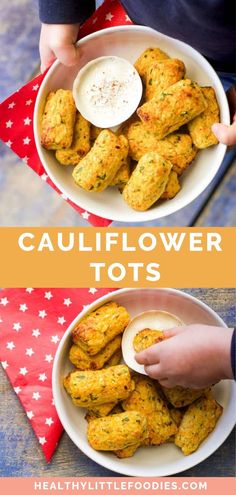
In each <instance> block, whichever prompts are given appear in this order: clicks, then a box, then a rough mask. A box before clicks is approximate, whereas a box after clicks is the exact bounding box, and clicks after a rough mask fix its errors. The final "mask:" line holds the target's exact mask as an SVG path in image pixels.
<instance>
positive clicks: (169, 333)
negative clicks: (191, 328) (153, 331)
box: [163, 326, 186, 339]
mask: <svg viewBox="0 0 236 495" xmlns="http://www.w3.org/2000/svg"><path fill="white" fill-rule="evenodd" d="M185 328H186V327H184V326H183V327H174V328H168V330H163V333H164V336H165V339H169V338H170V337H174V336H175V335H177V334H178V333H182V332H183V331H184V330H185Z"/></svg>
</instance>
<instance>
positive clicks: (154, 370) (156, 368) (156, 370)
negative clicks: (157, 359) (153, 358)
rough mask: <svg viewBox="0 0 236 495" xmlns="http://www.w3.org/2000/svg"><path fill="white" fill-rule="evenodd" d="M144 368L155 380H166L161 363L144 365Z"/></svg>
mask: <svg viewBox="0 0 236 495" xmlns="http://www.w3.org/2000/svg"><path fill="white" fill-rule="evenodd" d="M144 369H145V371H146V373H147V375H148V376H150V378H154V380H159V381H160V380H165V378H164V377H163V376H162V373H161V369H160V365H159V364H154V365H151V366H150V365H148V366H144Z"/></svg>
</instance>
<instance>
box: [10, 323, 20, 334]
mask: <svg viewBox="0 0 236 495" xmlns="http://www.w3.org/2000/svg"><path fill="white" fill-rule="evenodd" d="M12 328H13V330H15V331H16V332H19V331H20V330H21V328H22V326H21V324H20V323H19V322H18V323H13V326H12Z"/></svg>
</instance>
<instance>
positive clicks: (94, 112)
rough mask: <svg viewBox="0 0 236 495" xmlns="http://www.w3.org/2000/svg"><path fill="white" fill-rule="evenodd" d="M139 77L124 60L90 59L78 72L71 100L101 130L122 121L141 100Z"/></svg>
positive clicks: (116, 58) (133, 110)
mask: <svg viewBox="0 0 236 495" xmlns="http://www.w3.org/2000/svg"><path fill="white" fill-rule="evenodd" d="M142 91H143V86H142V81H141V78H140V76H139V74H138V72H137V71H136V69H135V68H134V67H133V65H132V64H130V63H129V62H128V61H127V60H125V59H123V58H120V57H115V56H106V57H100V58H97V59H95V60H92V61H91V62H89V63H88V64H86V65H85V66H84V67H83V68H82V69H81V70H80V71H79V73H78V75H77V77H76V79H75V81H74V84H73V97H74V100H75V104H76V107H77V109H78V110H79V112H80V113H81V114H82V116H83V117H84V118H85V119H86V120H88V121H89V122H91V123H92V124H93V125H95V126H97V127H101V128H104V129H107V128H111V127H115V126H118V125H120V124H122V123H123V122H125V121H126V120H127V119H129V117H131V115H132V114H133V113H134V112H135V110H136V109H137V107H138V105H139V103H140V100H141V97H142Z"/></svg>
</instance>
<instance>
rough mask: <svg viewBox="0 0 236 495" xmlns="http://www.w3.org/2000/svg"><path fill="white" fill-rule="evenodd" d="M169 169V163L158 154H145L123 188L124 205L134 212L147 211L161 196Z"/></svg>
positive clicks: (170, 166) (170, 165)
mask: <svg viewBox="0 0 236 495" xmlns="http://www.w3.org/2000/svg"><path fill="white" fill-rule="evenodd" d="M171 168H172V164H171V162H169V161H168V160H165V159H164V158H163V157H162V156H160V155H158V153H155V152H150V153H146V155H144V156H143V157H142V158H141V160H139V162H138V165H137V167H136V168H135V170H134V171H133V173H132V175H131V177H130V179H129V181H128V183H127V184H126V186H125V188H124V191H123V197H124V200H125V201H126V203H128V205H129V206H131V208H133V209H134V210H139V211H146V210H148V208H150V207H151V206H152V205H153V204H154V203H155V202H156V201H157V200H158V199H159V198H160V197H161V195H162V194H163V192H164V190H165V188H166V184H167V181H168V177H169V175H170V171H171Z"/></svg>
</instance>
